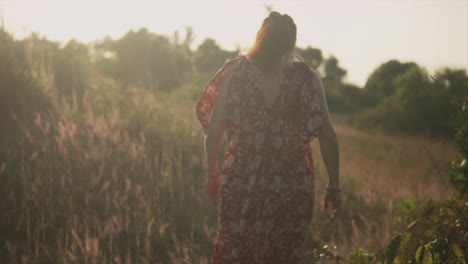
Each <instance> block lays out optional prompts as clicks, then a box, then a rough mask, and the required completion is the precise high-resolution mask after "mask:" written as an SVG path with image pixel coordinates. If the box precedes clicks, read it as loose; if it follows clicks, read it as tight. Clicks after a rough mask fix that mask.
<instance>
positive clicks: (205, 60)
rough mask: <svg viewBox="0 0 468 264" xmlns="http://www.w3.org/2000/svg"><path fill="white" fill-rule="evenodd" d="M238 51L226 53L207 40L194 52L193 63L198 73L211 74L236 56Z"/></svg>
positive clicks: (212, 41) (214, 42) (213, 42)
mask: <svg viewBox="0 0 468 264" xmlns="http://www.w3.org/2000/svg"><path fill="white" fill-rule="evenodd" d="M236 54H238V51H232V52H231V51H226V50H223V49H221V48H220V47H219V45H218V44H217V43H216V41H215V40H214V39H210V38H207V39H205V40H204V41H203V42H202V43H201V44H200V45H199V46H198V49H197V50H196V52H195V58H194V63H195V67H196V69H197V70H198V71H199V72H202V73H212V72H214V71H216V70H217V69H219V67H221V66H222V65H223V64H224V62H225V61H226V60H227V59H229V58H232V57H234V56H236Z"/></svg>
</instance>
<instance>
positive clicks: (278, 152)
mask: <svg viewBox="0 0 468 264" xmlns="http://www.w3.org/2000/svg"><path fill="white" fill-rule="evenodd" d="M228 71H230V72H232V78H231V82H230V83H229V86H228V87H227V88H228V93H227V105H226V116H225V121H226V124H227V125H226V131H227V137H228V140H229V145H228V148H227V151H226V153H225V156H224V164H223V165H224V166H223V168H222V174H221V195H220V202H219V205H218V231H217V234H216V238H215V241H214V255H213V258H212V263H214V264H219V263H221V264H226V263H233V264H234V263H238V264H250V263H252V264H253V263H269V264H270V263H288V264H289V263H298V262H299V260H300V258H301V256H302V254H303V253H304V248H303V241H304V238H305V234H306V231H307V227H308V224H309V221H310V218H311V217H312V212H313V203H314V163H313V157H312V151H311V146H310V144H309V143H310V142H311V141H312V140H313V139H314V138H316V137H317V136H318V134H319V132H320V129H321V127H322V124H323V112H322V109H321V105H320V98H319V96H320V93H319V92H318V90H317V87H315V86H314V78H315V77H314V74H313V72H312V71H311V70H310V68H309V67H308V66H307V65H306V64H304V63H299V62H294V63H292V64H291V65H290V66H289V67H287V69H285V70H284V71H283V72H282V76H281V86H280V91H279V95H278V97H277V98H276V99H275V100H274V103H273V105H272V106H271V107H268V106H267V105H266V103H265V101H264V96H263V92H262V91H261V90H260V88H259V79H258V71H257V70H256V68H255V67H254V66H253V65H252V64H251V62H250V61H249V60H247V58H246V57H245V56H239V57H237V58H234V59H232V60H230V61H228V62H226V63H225V64H224V65H223V67H221V69H220V70H219V71H218V72H217V73H216V74H215V76H214V78H213V79H212V80H211V81H210V82H209V84H208V86H207V87H206V89H205V90H204V91H203V93H202V96H201V98H200V101H199V103H198V105H197V109H196V110H197V116H198V118H199V120H200V122H201V125H202V127H203V129H204V130H205V131H206V129H207V128H208V126H209V124H210V119H211V114H212V112H213V109H214V105H215V104H216V100H217V97H218V94H219V89H220V88H221V84H222V82H223V79H224V76H225V74H226V73H227V72H228Z"/></svg>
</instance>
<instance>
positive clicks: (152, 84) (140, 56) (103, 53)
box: [95, 28, 193, 90]
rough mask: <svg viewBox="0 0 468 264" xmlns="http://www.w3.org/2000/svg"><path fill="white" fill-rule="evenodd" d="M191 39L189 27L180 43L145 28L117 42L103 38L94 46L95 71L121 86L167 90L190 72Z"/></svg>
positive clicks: (128, 33) (127, 34)
mask: <svg viewBox="0 0 468 264" xmlns="http://www.w3.org/2000/svg"><path fill="white" fill-rule="evenodd" d="M175 35H178V33H175ZM192 38H193V33H192V31H191V29H190V28H188V29H187V32H186V37H185V39H184V41H183V42H182V43H179V39H178V37H174V39H173V41H172V42H171V41H170V40H169V39H168V38H167V37H165V36H161V35H157V34H153V33H151V32H149V31H148V30H147V29H145V28H142V29H140V30H138V31H136V32H134V31H132V30H131V31H129V32H127V33H126V34H125V35H124V36H123V37H122V38H120V39H118V40H115V41H113V40H111V39H110V38H106V39H104V40H103V41H101V42H100V43H98V44H97V45H96V46H95V48H96V50H97V60H96V63H97V68H98V69H99V70H100V71H101V72H102V73H104V74H106V75H107V76H111V77H113V78H115V79H118V80H121V81H122V82H123V84H124V86H128V85H136V86H140V87H145V88H148V89H154V90H158V89H159V90H170V89H172V88H174V87H176V86H178V85H180V84H181V83H182V82H183V81H184V80H185V77H186V75H187V73H188V72H191V71H192V63H191V58H190V56H191V55H190V49H189V46H190V44H191V42H192Z"/></svg>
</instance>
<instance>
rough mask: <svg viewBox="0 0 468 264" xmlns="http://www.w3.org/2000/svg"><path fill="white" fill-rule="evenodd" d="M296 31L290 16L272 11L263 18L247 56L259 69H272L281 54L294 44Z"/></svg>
mask: <svg viewBox="0 0 468 264" xmlns="http://www.w3.org/2000/svg"><path fill="white" fill-rule="evenodd" d="M296 33H297V28H296V24H294V21H293V19H292V18H291V17H290V16H288V15H286V14H283V15H281V14H280V13H278V12H276V11H273V12H271V13H270V15H269V16H268V17H267V18H265V20H263V23H262V27H261V28H260V29H259V30H258V32H257V36H256V38H255V45H254V46H253V48H252V49H251V50H250V52H249V54H248V56H249V57H250V59H251V60H252V61H253V63H254V64H255V65H257V66H258V67H259V68H260V69H262V70H264V71H272V70H273V69H274V67H275V66H276V64H277V63H278V62H279V61H280V59H281V56H283V55H284V53H285V52H286V51H288V50H290V49H292V48H293V47H294V46H295V45H296Z"/></svg>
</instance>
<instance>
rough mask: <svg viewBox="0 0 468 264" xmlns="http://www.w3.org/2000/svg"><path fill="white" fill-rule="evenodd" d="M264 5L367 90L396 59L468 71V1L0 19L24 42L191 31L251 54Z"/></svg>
mask: <svg viewBox="0 0 468 264" xmlns="http://www.w3.org/2000/svg"><path fill="white" fill-rule="evenodd" d="M265 5H271V6H272V7H273V9H274V10H276V11H279V12H280V13H287V14H289V15H290V16H291V17H292V18H293V19H294V21H295V22H296V25H297V27H298V41H297V45H298V46H300V47H305V46H307V45H312V46H313V47H317V48H320V49H322V51H323V52H324V55H325V56H329V55H330V54H333V55H334V56H335V57H337V58H338V59H339V60H340V64H341V65H342V67H344V68H345V69H347V70H348V77H347V80H348V81H349V82H351V83H355V84H357V85H360V86H362V85H363V84H364V83H365V81H366V79H367V77H368V75H369V74H370V73H371V72H372V71H373V70H374V69H375V68H376V67H377V66H378V65H380V64H382V63H383V62H385V61H387V60H389V59H398V60H400V61H415V62H416V63H418V64H420V65H421V66H423V67H425V68H426V69H427V70H428V71H429V72H430V73H433V72H434V71H435V70H436V69H438V68H440V67H443V66H450V67H457V68H465V69H468V0H373V1H371V0H341V1H339V0H328V1H318V0H310V1H306V0H302V1H286V0H284V1H260V0H252V1H247V0H238V1H215V0H211V1H182V0H173V1H171V2H169V1H162V0H154V1H150V0H146V1H125V0H114V1H112V0H96V1H91V0H81V1H74V0H66V1H59V0H52V1H39V0H36V1H26V0H16V1H14V0H0V17H3V20H4V26H5V28H6V30H7V31H9V32H10V33H12V34H13V35H14V36H15V37H17V38H22V37H24V36H25V35H27V34H29V33H30V32H32V31H34V32H38V33H39V34H41V35H45V36H46V37H47V38H48V39H51V40H57V41H61V42H66V41H68V40H69V39H71V38H76V39H78V40H80V41H82V42H91V41H95V40H98V39H102V38H103V37H104V36H106V35H110V36H111V37H113V38H119V37H121V36H122V35H123V34H125V32H127V31H128V30H129V29H138V28H140V27H146V28H148V30H150V31H152V32H154V33H157V34H164V35H168V36H172V35H173V32H174V30H179V32H180V36H181V37H183V35H184V30H185V28H186V27H187V26H192V27H193V30H194V33H195V43H194V45H195V46H194V47H196V46H197V45H198V44H199V43H200V42H201V41H202V40H203V39H205V38H207V37H210V38H214V39H216V41H217V42H218V43H219V44H220V46H221V47H222V48H224V49H235V48H236V47H241V48H243V49H248V47H250V46H251V45H252V44H253V40H254V37H255V33H256V31H257V30H258V28H259V27H260V25H261V22H262V20H263V19H264V18H265V16H266V15H267V12H266V8H265Z"/></svg>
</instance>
